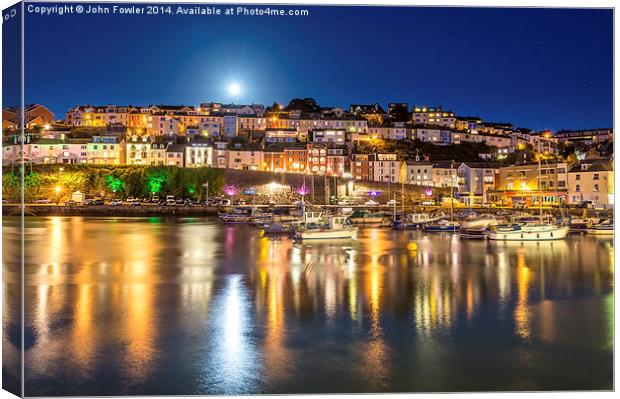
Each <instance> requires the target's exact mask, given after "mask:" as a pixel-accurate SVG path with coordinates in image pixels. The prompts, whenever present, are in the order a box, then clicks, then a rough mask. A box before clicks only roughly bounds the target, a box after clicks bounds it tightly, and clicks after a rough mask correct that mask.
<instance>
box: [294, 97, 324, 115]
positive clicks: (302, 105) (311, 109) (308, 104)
mask: <svg viewBox="0 0 620 399" xmlns="http://www.w3.org/2000/svg"><path fill="white" fill-rule="evenodd" d="M286 110H287V111H293V110H298V111H301V112H304V113H316V112H321V107H319V105H318V104H317V103H316V100H315V99H314V98H310V97H306V98H304V99H300V98H294V99H292V100H291V101H290V102H289V103H288V106H287V107H286Z"/></svg>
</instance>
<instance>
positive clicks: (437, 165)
mask: <svg viewBox="0 0 620 399" xmlns="http://www.w3.org/2000/svg"><path fill="white" fill-rule="evenodd" d="M433 187H453V188H457V187H458V178H457V164H456V163H455V162H451V161H442V162H434V163H433Z"/></svg>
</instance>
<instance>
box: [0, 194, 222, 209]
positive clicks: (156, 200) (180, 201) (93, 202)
mask: <svg viewBox="0 0 620 399" xmlns="http://www.w3.org/2000/svg"><path fill="white" fill-rule="evenodd" d="M33 202H34V203H35V204H51V203H52V201H51V200H50V199H49V198H40V199H37V200H35V201H33ZM7 203H8V201H7ZM105 204H106V200H105V199H104V198H101V197H95V198H87V199H85V200H84V201H83V202H77V201H74V200H67V201H65V202H64V205H65V206H78V205H84V206H102V205H105ZM141 204H155V205H160V206H173V205H182V206H207V205H208V206H214V207H217V206H230V205H231V202H230V200H229V199H226V198H221V197H212V198H209V200H208V201H206V200H203V201H196V200H193V199H191V198H182V197H175V196H174V195H167V196H166V197H165V198H160V197H159V196H157V195H155V196H153V197H152V198H134V197H128V198H127V199H126V200H124V201H123V200H121V199H116V198H115V199H111V200H109V201H108V202H107V205H109V206H120V205H131V206H140V205H141Z"/></svg>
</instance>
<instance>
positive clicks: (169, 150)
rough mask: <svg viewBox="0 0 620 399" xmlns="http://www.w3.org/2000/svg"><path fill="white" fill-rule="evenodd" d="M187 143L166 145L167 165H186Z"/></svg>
mask: <svg viewBox="0 0 620 399" xmlns="http://www.w3.org/2000/svg"><path fill="white" fill-rule="evenodd" d="M184 157H185V145H183V144H168V146H167V147H166V165H167V166H179V167H183V166H185V158H184Z"/></svg>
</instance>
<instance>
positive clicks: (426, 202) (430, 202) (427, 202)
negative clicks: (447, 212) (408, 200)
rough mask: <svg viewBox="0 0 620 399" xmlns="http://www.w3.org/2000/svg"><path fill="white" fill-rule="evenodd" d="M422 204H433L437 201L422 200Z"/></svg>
mask: <svg viewBox="0 0 620 399" xmlns="http://www.w3.org/2000/svg"><path fill="white" fill-rule="evenodd" d="M422 205H423V206H433V205H435V201H433V200H426V201H422Z"/></svg>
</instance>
